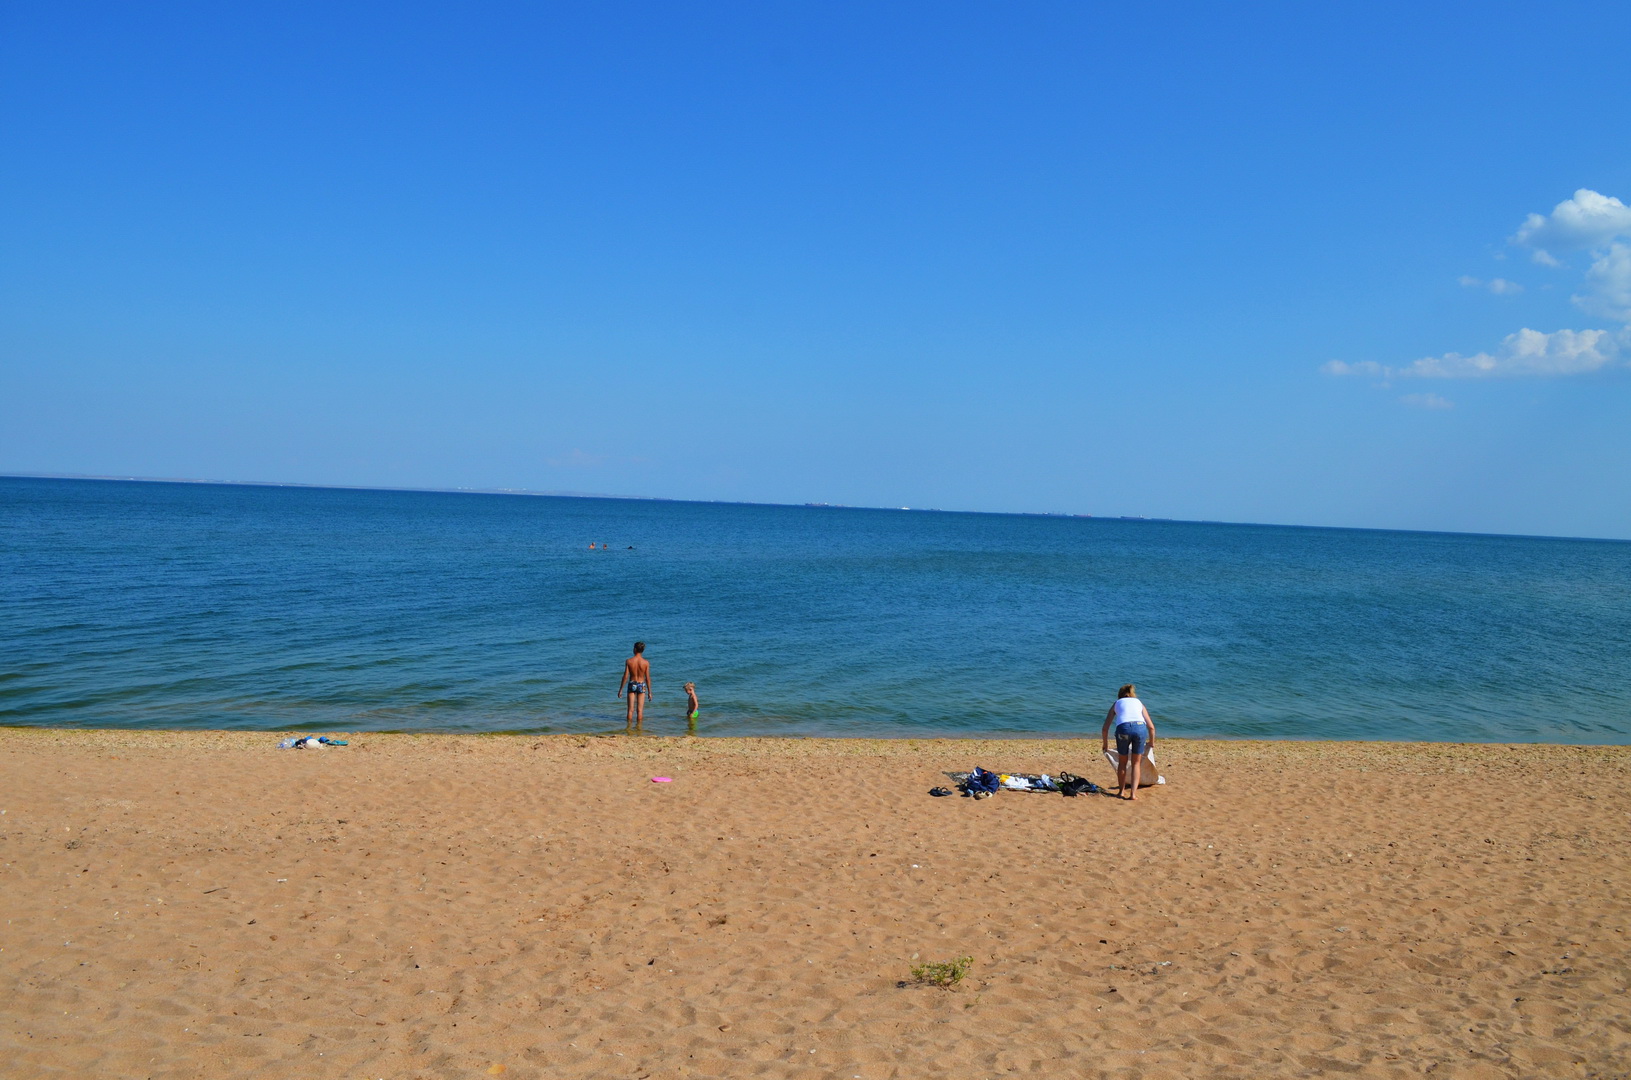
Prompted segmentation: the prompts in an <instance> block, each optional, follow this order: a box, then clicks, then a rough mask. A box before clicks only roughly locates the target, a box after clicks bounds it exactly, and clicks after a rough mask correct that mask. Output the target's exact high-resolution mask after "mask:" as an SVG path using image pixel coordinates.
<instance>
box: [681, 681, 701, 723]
mask: <svg viewBox="0 0 1631 1080" xmlns="http://www.w3.org/2000/svg"><path fill="white" fill-rule="evenodd" d="M699 707H700V706H699V705H698V704H697V684H696V683H694V682H688V683H686V684H685V733H686V734H687V735H695V734H696V733H697V709H698V708H699Z"/></svg>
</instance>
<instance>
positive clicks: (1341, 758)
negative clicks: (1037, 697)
mask: <svg viewBox="0 0 1631 1080" xmlns="http://www.w3.org/2000/svg"><path fill="white" fill-rule="evenodd" d="M274 746H275V736H269V735H259V734H221V733H187V734H177V733H166V732H145V733H133V732H107V731H102V732H41V731H18V730H10V731H3V732H0V809H3V810H4V811H5V813H4V814H3V815H0V864H3V866H0V902H3V906H4V919H5V923H4V925H3V926H0V949H3V952H0V1000H3V1002H4V1004H3V1005H0V1063H3V1064H0V1070H3V1072H4V1075H5V1076H7V1077H30V1078H32V1077H55V1076H65V1077H66V1076H72V1077H301V1078H304V1077H314V1078H327V1077H345V1078H379V1077H389V1078H392V1080H402V1078H409V1077H425V1078H442V1077H487V1076H495V1075H503V1076H506V1077H511V1078H529V1080H530V1078H538V1080H556V1078H569V1077H591V1076H593V1077H646V1076H652V1077H679V1076H714V1077H752V1076H766V1077H812V1078H814V1077H820V1078H838V1080H851V1078H853V1077H857V1076H859V1077H864V1078H866V1080H874V1078H879V1077H900V1078H916V1077H938V1076H957V1077H994V1076H1004V1075H1013V1074H1032V1075H1039V1076H1066V1075H1069V1076H1112V1077H1129V1078H1131V1077H1150V1078H1154V1077H1208V1076H1220V1077H1222V1076H1229V1077H1234V1076H1238V1077H1268V1076H1316V1075H1330V1074H1353V1075H1357V1076H1366V1077H1370V1076H1376V1077H1392V1076H1432V1077H1434V1078H1447V1077H1508V1076H1510V1077H1532V1076H1549V1077H1550V1076H1558V1077H1603V1076H1624V1075H1626V1074H1627V1072H1628V1070H1631V1023H1628V1015H1631V1002H1628V1000H1627V996H1626V989H1627V978H1628V964H1627V960H1628V955H1627V954H1628V948H1627V940H1626V939H1627V923H1628V922H1631V912H1628V910H1627V884H1628V880H1631V879H1628V876H1627V871H1628V858H1631V854H1628V847H1627V843H1626V840H1627V814H1628V811H1631V786H1628V784H1627V780H1628V773H1631V750H1628V749H1627V748H1597V749H1571V748H1547V747H1511V746H1451V745H1431V746H1405V745H1393V744H1363V745H1360V744H1316V743H1274V744H1262V743H1203V742H1189V743H1185V742H1178V741H1173V740H1167V741H1165V742H1164V743H1163V768H1164V771H1165V772H1166V773H1167V776H1168V778H1169V780H1170V783H1169V784H1168V785H1167V786H1166V787H1164V788H1159V789H1155V790H1153V791H1150V792H1147V793H1146V794H1145V796H1144V797H1143V798H1141V799H1140V801H1139V802H1138V803H1136V804H1128V803H1118V802H1115V801H1113V800H1111V799H1108V798H1097V797H1087V798H1078V799H1064V798H1060V797H1058V796H1045V795H1028V794H1011V793H1004V794H1001V795H998V796H997V797H995V798H993V799H988V800H985V801H983V802H975V801H973V800H969V799H957V798H951V799H931V798H929V797H927V796H926V794H925V792H926V791H927V789H928V788H929V787H931V786H933V785H935V784H936V783H941V782H944V778H943V777H942V776H941V775H940V773H941V771H942V770H945V769H962V768H968V767H970V766H972V765H974V764H981V765H984V766H986V767H988V768H993V769H1003V770H1016V771H1017V770H1048V771H1058V770H1060V769H1069V770H1072V771H1077V772H1082V773H1084V774H1086V775H1088V776H1089V777H1091V778H1095V779H1100V780H1102V779H1104V778H1105V774H1106V773H1107V772H1108V769H1107V768H1106V767H1105V766H1104V764H1103V763H1102V761H1100V762H1095V758H1096V753H1095V752H1096V750H1097V742H1096V740H1095V741H1092V742H1053V743H1046V742H953V741H919V742H907V741H900V742H876V741H859V740H856V741H844V740H831V741H827V740H807V741H806V740H736V739H720V740H689V741H686V740H675V739H656V738H649V739H620V738H615V739H613V738H575V737H548V738H527V737H516V736H499V737H483V736H462V737H461V736H435V737H426V736H409V735H360V736H355V737H354V738H353V739H352V745H350V746H348V747H345V748H343V749H334V750H324V751H318V752H305V751H279V750H276V749H274ZM653 775H665V776H672V777H673V778H674V782H673V783H672V784H653V783H651V782H650V777H652V776H653ZM961 955H968V956H972V957H973V958H974V964H973V969H972V971H971V973H970V974H969V976H968V978H967V979H966V980H965V981H964V982H963V983H962V985H960V986H958V987H956V988H955V989H951V990H942V989H936V988H932V987H922V986H914V985H904V984H903V980H905V979H906V978H907V975H908V971H909V968H910V967H911V966H912V964H913V963H914V958H917V962H923V961H929V960H949V959H952V958H954V957H957V956H961Z"/></svg>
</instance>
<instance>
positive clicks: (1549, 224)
mask: <svg viewBox="0 0 1631 1080" xmlns="http://www.w3.org/2000/svg"><path fill="white" fill-rule="evenodd" d="M1625 236H1631V206H1627V205H1625V204H1624V203H1622V202H1621V201H1620V200H1618V199H1616V198H1614V197H1612V196H1610V195H1602V194H1599V193H1598V192H1595V191H1592V190H1591V189H1590V188H1581V189H1580V190H1579V191H1576V192H1575V193H1574V197H1573V198H1569V199H1564V200H1563V201H1562V202H1560V203H1558V204H1557V205H1556V206H1554V207H1552V212H1551V214H1550V215H1549V216H1546V217H1542V216H1541V215H1540V214H1530V215H1529V217H1528V218H1527V219H1525V220H1524V223H1523V224H1522V225H1520V226H1518V231H1517V233H1516V235H1514V236H1513V237H1512V242H1513V243H1515V244H1521V245H1522V246H1524V247H1526V248H1532V249H1533V250H1534V252H1535V261H1536V262H1543V263H1546V264H1547V265H1553V266H1555V265H1556V264H1557V260H1556V259H1554V258H1552V256H1551V255H1550V254H1548V251H1547V249H1549V248H1555V249H1557V250H1560V251H1570V250H1579V249H1582V248H1593V247H1599V246H1601V245H1603V244H1606V243H1608V242H1609V241H1610V240H1613V239H1615V238H1616V237H1625Z"/></svg>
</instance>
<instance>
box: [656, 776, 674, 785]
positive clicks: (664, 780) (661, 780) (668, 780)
mask: <svg viewBox="0 0 1631 1080" xmlns="http://www.w3.org/2000/svg"><path fill="white" fill-rule="evenodd" d="M651 782H652V783H653V784H672V783H673V782H674V778H673V777H672V776H653V777H652V778H651Z"/></svg>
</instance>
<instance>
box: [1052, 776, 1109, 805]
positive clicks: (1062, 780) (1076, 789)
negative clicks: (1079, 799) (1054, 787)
mask: <svg viewBox="0 0 1631 1080" xmlns="http://www.w3.org/2000/svg"><path fill="white" fill-rule="evenodd" d="M1098 793H1099V785H1097V784H1095V783H1094V782H1093V781H1091V780H1084V779H1082V778H1081V777H1080V776H1077V775H1076V774H1075V773H1068V772H1062V773H1060V774H1059V794H1061V795H1063V796H1065V798H1067V799H1074V798H1075V797H1076V796H1078V795H1097V794H1098Z"/></svg>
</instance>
